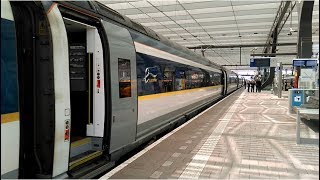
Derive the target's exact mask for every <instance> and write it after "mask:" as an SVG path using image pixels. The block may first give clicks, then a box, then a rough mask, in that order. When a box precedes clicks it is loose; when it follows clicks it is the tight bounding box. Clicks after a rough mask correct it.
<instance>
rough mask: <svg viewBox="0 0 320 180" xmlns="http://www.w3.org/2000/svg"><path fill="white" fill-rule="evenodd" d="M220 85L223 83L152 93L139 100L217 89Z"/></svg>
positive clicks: (140, 97)
mask: <svg viewBox="0 0 320 180" xmlns="http://www.w3.org/2000/svg"><path fill="white" fill-rule="evenodd" d="M220 87H221V85H217V86H209V87H201V88H194V89H184V90H180V91H172V92H165V93H158V94H150V95H144V96H139V97H138V100H150V99H155V98H160V97H164V96H173V95H178V94H186V93H190V92H194V91H199V90H205V89H217V88H220Z"/></svg>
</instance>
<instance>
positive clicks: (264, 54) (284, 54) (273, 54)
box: [250, 52, 297, 57]
mask: <svg viewBox="0 0 320 180" xmlns="http://www.w3.org/2000/svg"><path fill="white" fill-rule="evenodd" d="M291 55H297V53H296V52H292V53H261V54H250V56H273V57H275V56H291Z"/></svg>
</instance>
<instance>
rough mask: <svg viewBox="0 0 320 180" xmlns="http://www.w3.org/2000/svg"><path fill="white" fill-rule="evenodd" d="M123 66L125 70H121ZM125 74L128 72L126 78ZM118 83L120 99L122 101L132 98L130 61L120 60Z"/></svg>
mask: <svg viewBox="0 0 320 180" xmlns="http://www.w3.org/2000/svg"><path fill="white" fill-rule="evenodd" d="M121 66H122V67H124V68H125V69H121V68H120V67H121ZM121 70H122V71H121ZM123 72H127V74H126V76H125V74H124V73H123ZM121 74H122V75H121ZM123 78H126V79H125V80H123ZM126 81H128V82H126ZM118 82H119V98H120V99H122V98H130V97H132V92H131V61H130V59H124V58H118ZM126 88H127V89H126ZM128 89H129V90H128Z"/></svg>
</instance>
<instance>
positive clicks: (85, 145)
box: [70, 137, 92, 159]
mask: <svg viewBox="0 0 320 180" xmlns="http://www.w3.org/2000/svg"><path fill="white" fill-rule="evenodd" d="M90 150H92V148H91V138H90V137H87V138H84V139H81V140H78V141H75V142H72V143H71V152H70V158H71V159H73V158H74V157H76V156H78V155H81V154H82V153H85V152H88V151H90Z"/></svg>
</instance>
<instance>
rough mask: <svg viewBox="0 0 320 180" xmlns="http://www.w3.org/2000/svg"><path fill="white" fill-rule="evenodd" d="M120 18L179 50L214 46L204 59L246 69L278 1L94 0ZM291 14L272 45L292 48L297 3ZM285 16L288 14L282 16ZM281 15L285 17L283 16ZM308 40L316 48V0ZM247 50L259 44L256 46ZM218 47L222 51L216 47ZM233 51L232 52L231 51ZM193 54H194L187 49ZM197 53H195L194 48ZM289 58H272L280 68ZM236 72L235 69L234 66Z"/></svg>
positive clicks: (259, 50)
mask: <svg viewBox="0 0 320 180" xmlns="http://www.w3.org/2000/svg"><path fill="white" fill-rule="evenodd" d="M100 2H101V3H103V4H105V5H106V6H108V7H110V8H112V9H114V10H116V11H118V12H119V13H120V14H122V15H125V16H127V17H129V18H130V19H132V20H134V21H136V22H139V23H140V24H142V25H143V26H147V27H149V28H151V29H152V30H154V31H155V32H156V33H158V34H161V35H163V36H165V37H167V38H169V39H170V40H172V41H175V42H176V43H178V44H180V45H183V46H185V47H189V48H190V47H191V48H194V47H199V46H202V45H214V46H217V47H216V48H207V49H205V51H204V56H205V57H206V58H208V59H210V60H212V61H213V62H215V63H218V64H220V65H227V66H226V67H227V68H231V69H235V68H234V67H235V66H229V65H240V46H242V47H241V65H248V64H249V59H250V58H251V57H252V56H251V54H254V53H258V54H261V53H263V50H264V47H263V46H262V45H264V44H266V41H267V38H268V35H269V32H270V29H271V28H272V25H273V22H274V21H275V16H276V14H277V12H278V9H279V6H280V4H281V1H278V0H267V1H266V0H265V1H254V0H246V1H243V0H241V1H240V0H228V1H227V0H215V1H213V0H170V1H169V0H149V1H146V0H111V1H106V0H100ZM293 2H294V3H291V5H290V6H291V7H292V8H293V11H292V14H291V15H289V16H288V18H287V21H286V23H285V24H284V26H283V28H282V30H281V32H280V34H279V35H278V43H291V44H293V43H297V36H298V34H297V32H295V31H291V33H292V35H288V33H290V28H292V30H297V28H298V12H297V7H298V5H297V3H299V2H298V1H293ZM289 9H290V7H289ZM288 12H289V11H288ZM288 12H287V13H288ZM312 20H313V22H312V23H313V29H312V33H313V37H312V41H313V42H314V43H317V44H319V1H315V2H314V8H313V19H312ZM248 45H260V46H257V47H254V46H250V47H245V46H248ZM221 46H223V48H218V47H221ZM232 46H233V47H232ZM193 50H194V49H193ZM194 51H195V52H196V53H199V54H202V52H201V49H195V50H194ZM296 52H297V51H296V45H294V44H293V45H287V46H277V53H296ZM295 57H296V56H295V55H285V56H277V58H278V59H280V61H282V62H283V63H284V64H286V63H287V64H290V63H291V62H292V61H291V60H292V59H293V58H295ZM237 68H240V69H241V67H237Z"/></svg>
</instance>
